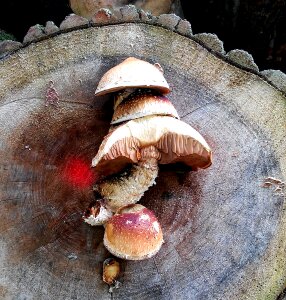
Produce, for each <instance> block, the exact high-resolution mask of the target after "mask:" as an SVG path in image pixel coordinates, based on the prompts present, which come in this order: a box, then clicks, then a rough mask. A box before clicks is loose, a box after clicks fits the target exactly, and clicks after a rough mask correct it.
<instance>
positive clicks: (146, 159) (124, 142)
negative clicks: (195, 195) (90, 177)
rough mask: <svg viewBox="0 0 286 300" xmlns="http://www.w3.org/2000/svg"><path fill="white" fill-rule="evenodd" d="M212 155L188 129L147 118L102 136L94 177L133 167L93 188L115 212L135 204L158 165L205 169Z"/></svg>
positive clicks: (170, 121)
mask: <svg viewBox="0 0 286 300" xmlns="http://www.w3.org/2000/svg"><path fill="white" fill-rule="evenodd" d="M211 157H212V153H211V150H210V147H209V146H208V144H207V142H206V141H205V140H204V138H203V137H202V136H201V135H200V134H199V133H198V132H197V131H196V130H195V129H194V128H192V127H191V126H190V125H188V124H186V123H185V122H182V121H180V120H177V119H175V118H172V117H169V116H147V117H143V118H138V119H135V120H131V121H128V122H127V123H125V124H123V125H120V126H118V127H116V128H115V129H114V130H112V131H111V132H110V133H109V134H108V135H107V136H105V138H104V140H103V142H102V144H101V145H100V147H99V150H98V153H97V155H96V156H95V157H94V158H93V160H92V166H93V167H95V169H96V171H97V172H98V174H100V175H102V176H108V175H112V174H116V173H118V172H120V171H122V170H123V169H124V168H126V166H127V165H128V164H133V167H132V168H131V171H130V172H129V173H127V174H124V175H123V176H117V177H114V178H111V179H110V178H107V179H104V180H102V181H101V182H98V183H97V184H96V185H95V188H96V189H97V191H98V192H99V193H100V194H101V195H102V197H103V198H104V199H105V200H106V204H107V206H108V207H109V208H110V209H111V210H112V211H116V210H117V209H118V208H119V207H121V206H123V205H127V204H132V203H136V202H138V201H139V200H140V198H141V197H142V195H143V194H144V192H145V191H146V190H147V189H148V188H149V187H150V186H151V185H153V184H154V183H155V179H156V177H157V175H158V164H169V163H177V162H180V163H184V164H186V165H187V166H190V167H192V170H197V169H198V168H203V169H204V168H207V167H209V166H210V165H211Z"/></svg>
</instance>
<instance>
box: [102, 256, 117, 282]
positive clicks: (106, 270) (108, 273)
mask: <svg viewBox="0 0 286 300" xmlns="http://www.w3.org/2000/svg"><path fill="white" fill-rule="evenodd" d="M119 274H120V265H119V262H118V261H116V260H115V259H114V258H107V259H106V260H105V261H104V262H103V274H102V280H103V281H104V282H105V283H107V284H108V285H113V284H115V283H116V281H117V279H118V277H119Z"/></svg>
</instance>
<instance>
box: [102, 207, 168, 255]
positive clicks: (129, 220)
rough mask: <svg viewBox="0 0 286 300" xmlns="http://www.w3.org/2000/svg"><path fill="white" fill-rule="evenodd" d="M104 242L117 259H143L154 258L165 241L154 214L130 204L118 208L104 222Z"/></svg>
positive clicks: (144, 208)
mask: <svg viewBox="0 0 286 300" xmlns="http://www.w3.org/2000/svg"><path fill="white" fill-rule="evenodd" d="M103 242H104V245H105V247H106V248H107V250H108V251H109V252H110V253H112V254H113V255H115V256H117V257H119V258H123V259H128V260H142V259H146V258H150V257H152V256H153V255H155V254H156V253H157V252H158V251H159V250H160V248H161V246H162V244H163V242H164V241H163V233H162V230H161V226H160V224H159V222H158V220H157V218H156V217H155V215H154V213H153V212H152V211H151V210H149V209H147V208H146V207H144V206H143V205H140V204H133V205H128V206H125V207H122V208H120V209H119V210H118V211H117V212H116V214H115V215H114V216H113V217H112V218H111V219H110V220H109V221H108V222H107V223H106V227H105V233H104V241H103Z"/></svg>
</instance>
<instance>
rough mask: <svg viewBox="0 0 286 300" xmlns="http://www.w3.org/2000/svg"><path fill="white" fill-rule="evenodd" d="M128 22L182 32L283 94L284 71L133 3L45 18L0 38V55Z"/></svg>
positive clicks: (172, 16) (285, 87)
mask: <svg viewBox="0 0 286 300" xmlns="http://www.w3.org/2000/svg"><path fill="white" fill-rule="evenodd" d="M130 22H133V23H147V24H150V25H153V26H161V27H164V28H165V29H168V30H171V31H174V32H176V33H178V34H181V35H184V36H186V37H188V38H190V39H192V40H194V41H196V42H197V43H199V44H200V45H201V46H203V47H205V48H207V49H208V50H209V51H211V52H212V53H214V54H216V55H217V56H219V57H220V58H222V59H224V60H226V61H228V62H229V63H231V64H233V65H235V66H237V67H239V68H241V69H243V70H246V71H249V72H252V73H255V74H257V75H259V76H260V77H261V78H263V79H264V80H265V81H267V82H268V83H270V84H271V85H272V86H274V87H275V88H277V89H278V90H280V91H281V92H283V93H284V94H285V93H286V75H285V74H284V73H283V72H281V71H280V70H263V71H259V67H258V66H257V65H256V63H255V62H254V59H253V57H252V55H251V54H250V53H248V52H246V51H244V50H240V49H234V50H231V51H229V52H228V53H226V52H225V50H224V47H223V42H222V41H221V40H220V39H219V38H218V37H217V35H215V34H211V33H198V34H193V31H192V26H191V24H190V23H189V22H188V21H187V20H184V19H181V18H180V17H179V16H177V15H175V14H162V15H160V16H158V17H157V16H152V15H151V14H150V13H148V12H145V11H144V10H142V9H138V8H136V7H135V6H134V5H126V6H123V7H121V8H120V9H117V10H113V11H111V10H109V9H106V8H103V9H100V10H98V11H97V12H96V13H95V14H94V15H93V16H92V17H91V18H90V19H86V18H84V17H82V16H79V15H76V14H70V15H68V16H67V17H66V18H65V19H64V20H63V21H62V22H61V24H60V26H59V27H58V26H56V25H55V24H54V23H53V22H52V21H47V22H46V25H45V26H42V25H39V24H36V25H34V26H31V27H30V29H29V30H28V32H27V34H26V35H25V37H24V39H23V43H19V42H16V41H10V40H6V41H2V42H0V59H1V58H3V57H6V56H9V55H10V54H11V53H14V52H15V51H17V50H19V49H21V48H22V47H25V46H27V45H29V44H31V43H35V42H38V41H41V40H43V39H46V38H50V37H53V36H55V35H58V34H61V33H65V32H67V31H72V30H77V29H83V28H88V27H97V26H103V25H112V24H122V23H130Z"/></svg>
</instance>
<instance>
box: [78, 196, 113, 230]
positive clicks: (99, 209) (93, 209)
mask: <svg viewBox="0 0 286 300" xmlns="http://www.w3.org/2000/svg"><path fill="white" fill-rule="evenodd" d="M112 216H113V213H112V211H111V210H110V209H109V208H108V207H106V205H105V204H104V202H103V201H102V200H98V201H96V202H95V203H94V204H91V206H90V207H89V208H88V209H87V211H86V212H85V214H84V216H83V220H84V222H86V223H87V224H89V225H91V226H99V225H104V224H105V222H107V221H108V220H109V219H110V218H111V217H112Z"/></svg>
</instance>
